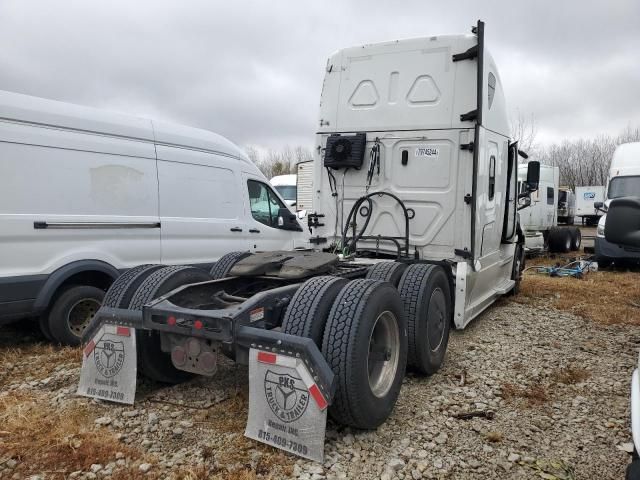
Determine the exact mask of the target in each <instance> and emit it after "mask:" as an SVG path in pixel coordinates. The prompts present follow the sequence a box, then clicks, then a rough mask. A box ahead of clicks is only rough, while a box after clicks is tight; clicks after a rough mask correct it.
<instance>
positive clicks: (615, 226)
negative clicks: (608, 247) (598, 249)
mask: <svg viewBox="0 0 640 480" xmlns="http://www.w3.org/2000/svg"><path fill="white" fill-rule="evenodd" d="M598 203H601V202H598ZM604 237H605V238H606V239H607V241H608V242H611V243H615V244H618V245H625V246H628V247H634V248H640V198H639V197H623V198H616V199H615V200H612V201H611V204H610V205H609V209H608V210H607V227H606V228H605V230H604Z"/></svg>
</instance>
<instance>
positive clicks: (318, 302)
mask: <svg viewBox="0 0 640 480" xmlns="http://www.w3.org/2000/svg"><path fill="white" fill-rule="evenodd" d="M346 283H347V280H346V279H345V278H341V277H331V276H322V277H314V278H311V279H309V280H307V281H306V282H304V283H303V284H302V285H301V286H300V288H298V290H297V291H296V293H295V294H294V295H293V298H292V299H291V302H290V303H289V305H288V306H287V310H286V312H285V313H284V317H283V318H282V331H283V332H284V333H288V334H290V335H297V336H298V337H307V338H310V339H311V340H313V341H314V342H315V344H316V345H318V348H322V337H323V335H324V327H325V325H326V323H327V317H328V316H329V312H330V311H331V307H332V306H333V301H334V300H335V299H336V297H337V296H338V293H340V290H342V287H344V285H345V284H346Z"/></svg>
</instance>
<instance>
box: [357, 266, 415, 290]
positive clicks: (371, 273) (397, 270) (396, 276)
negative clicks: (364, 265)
mask: <svg viewBox="0 0 640 480" xmlns="http://www.w3.org/2000/svg"><path fill="white" fill-rule="evenodd" d="M407 266H408V265H407V264H406V263H400V262H387V261H385V262H378V263H376V264H375V265H373V266H372V267H369V270H368V271H367V275H366V276H365V278H368V279H370V280H382V281H383V282H389V283H390V284H391V285H393V286H394V287H397V286H398V284H399V283H400V278H401V277H402V274H403V273H404V271H405V270H406V269H407Z"/></svg>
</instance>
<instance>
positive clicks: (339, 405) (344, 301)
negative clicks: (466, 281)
mask: <svg viewBox="0 0 640 480" xmlns="http://www.w3.org/2000/svg"><path fill="white" fill-rule="evenodd" d="M385 314H386V315H385ZM379 322H382V323H380V325H383V326H384V325H385V324H386V325H389V328H388V329H387V330H386V331H388V332H390V334H389V335H388V336H387V337H388V338H389V339H390V343H389V344H388V345H391V348H389V349H388V350H387V351H388V352H389V355H390V357H391V359H390V360H386V361H384V363H383V366H382V372H385V370H384V369H385V368H388V369H387V370H386V374H384V375H381V377H380V378H382V379H383V381H382V382H379V381H375V383H374V386H372V383H371V379H370V373H369V361H370V360H371V359H370V347H371V345H370V341H371V338H372V335H373V334H374V333H375V332H374V327H377V326H378V324H379ZM375 331H378V330H375ZM383 332H384V330H383ZM392 332H395V333H392ZM396 334H397V335H396ZM382 338H384V337H382ZM322 354H323V356H324V358H325V359H326V360H327V363H328V364H329V366H330V367H331V369H332V370H333V373H334V374H335V376H336V393H335V395H334V398H333V403H332V404H331V406H330V407H329V415H331V417H332V418H333V419H334V420H335V421H336V422H338V423H340V424H342V425H348V426H351V427H355V428H362V429H374V428H376V427H378V426H379V425H381V424H382V423H383V422H384V421H385V420H386V419H387V418H388V417H389V415H390V414H391V411H392V410H393V408H394V406H395V404H396V401H397V399H398V394H399V392H400V387H401V385H402V379H403V377H404V372H405V368H406V361H407V328H406V322H405V314H404V309H403V306H402V299H401V298H400V295H399V294H398V291H397V290H396V289H395V288H394V287H393V285H391V284H390V283H388V282H381V281H379V280H367V279H359V280H353V281H351V282H349V283H347V284H346V285H345V286H344V287H343V288H342V290H341V291H340V293H339V294H338V296H337V298H336V300H335V301H334V302H333V306H332V307H331V312H330V313H329V318H328V319H327V324H326V327H325V332H324V336H323V340H322ZM378 362H380V361H379V360H378ZM389 362H391V363H389ZM374 371H375V370H374ZM376 385H377V386H380V385H382V386H384V389H382V390H379V391H378V394H375V393H374V389H375V388H376V387H375V386H376Z"/></svg>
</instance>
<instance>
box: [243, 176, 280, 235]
mask: <svg viewBox="0 0 640 480" xmlns="http://www.w3.org/2000/svg"><path fill="white" fill-rule="evenodd" d="M247 187H248V189H249V206H250V207H251V216H252V217H253V218H254V219H255V220H256V221H258V222H260V223H262V224H264V225H267V226H269V227H274V228H277V227H278V211H279V210H280V209H281V208H286V207H285V205H284V204H283V203H282V202H281V201H280V199H279V198H278V197H277V196H276V194H275V193H274V192H273V190H271V188H269V187H268V186H267V185H265V184H264V183H262V182H258V181H256V180H248V181H247Z"/></svg>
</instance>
